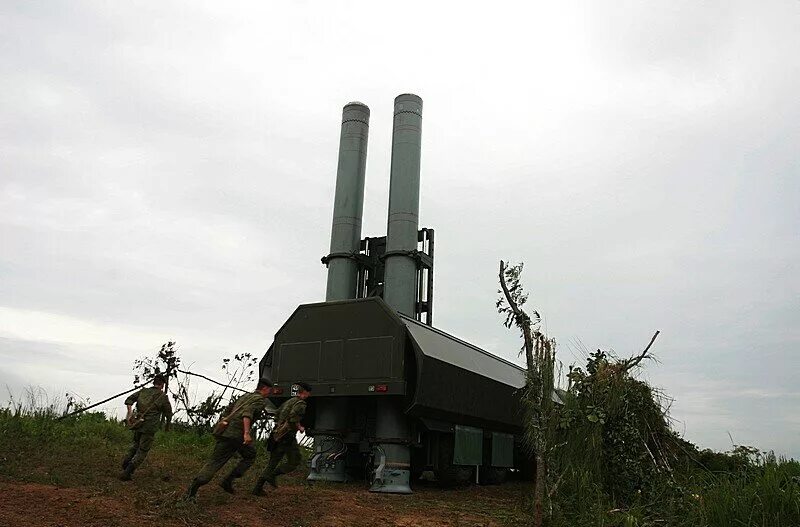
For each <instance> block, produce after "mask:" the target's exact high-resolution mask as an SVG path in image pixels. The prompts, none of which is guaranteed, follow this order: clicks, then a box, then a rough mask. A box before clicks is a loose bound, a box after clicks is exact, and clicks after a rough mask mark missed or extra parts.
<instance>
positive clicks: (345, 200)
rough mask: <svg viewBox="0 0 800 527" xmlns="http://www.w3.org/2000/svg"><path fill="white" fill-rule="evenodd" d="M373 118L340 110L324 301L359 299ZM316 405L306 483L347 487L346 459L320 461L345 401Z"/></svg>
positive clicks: (337, 432) (337, 431)
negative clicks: (359, 257) (357, 257)
mask: <svg viewBox="0 0 800 527" xmlns="http://www.w3.org/2000/svg"><path fill="white" fill-rule="evenodd" d="M369 113H370V112H369V108H368V107H367V105H365V104H362V103H360V102H351V103H349V104H346V105H345V107H344V108H343V109H342V129H341V135H340V137H339V163H338V166H337V169H336V192H335V194H334V198H333V222H332V226H331V247H330V254H329V255H328V257H327V263H328V285H327V291H326V293H325V300H326V301H328V302H330V301H335V300H348V299H351V298H355V297H356V282H357V277H358V267H357V264H356V260H355V258H354V257H353V256H354V254H355V253H358V250H359V245H360V244H361V219H362V216H363V213H364V180H365V174H366V167H367V142H368V139H369ZM316 406H317V409H316V412H317V419H316V430H317V435H316V436H315V437H314V456H313V459H312V464H311V470H310V472H309V475H308V479H309V480H310V481H336V482H344V481H346V480H347V474H346V472H345V460H344V459H337V460H333V461H330V462H325V463H322V462H320V460H321V459H322V457H323V453H324V452H328V451H330V450H331V448H335V447H336V446H337V444H339V443H341V441H342V438H341V431H342V430H344V429H345V428H346V423H347V400H346V399H344V398H327V399H320V400H319V401H318V402H317V405H316Z"/></svg>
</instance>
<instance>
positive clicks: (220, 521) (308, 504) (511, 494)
mask: <svg viewBox="0 0 800 527" xmlns="http://www.w3.org/2000/svg"><path fill="white" fill-rule="evenodd" d="M141 483H143V482H137V481H133V482H130V483H121V482H119V483H117V482H114V483H110V484H109V485H108V486H107V487H105V488H97V487H77V488H75V487H59V486H52V485H43V484H38V483H22V482H16V481H9V480H6V481H0V527H6V526H8V527H12V526H14V527H17V526H25V527H62V526H63V527H68V526H81V527H84V526H103V527H114V526H126V527H130V526H150V525H152V526H156V525H158V526H173V525H174V526H183V527H185V526H193V525H208V526H212V525H213V526H217V525H218V526H224V527H251V526H253V527H255V526H258V527H264V526H265V525H266V526H286V527H301V526H311V525H314V526H315V527H319V526H331V527H333V526H341V527H361V526H364V527H367V526H377V525H381V526H390V525H396V526H403V527H422V526H434V525H436V526H438V525H442V526H492V527H494V526H502V525H507V524H509V523H512V522H513V521H514V520H516V519H517V518H518V514H519V511H518V504H519V500H520V499H521V498H522V495H523V493H525V488H524V486H523V485H520V484H507V485H503V486H501V487H470V488H466V489H458V490H444V489H438V488H431V487H422V488H419V489H415V492H414V494H413V495H411V496H392V495H379V494H371V493H369V492H367V490H366V489H365V488H364V486H363V485H358V484H352V485H350V484H348V485H322V486H320V485H314V486H310V485H307V484H305V483H303V482H301V481H293V482H288V484H286V485H282V486H281V487H279V488H278V489H274V490H271V491H270V492H269V493H268V495H267V496H266V497H261V498H257V497H254V496H251V495H249V494H248V493H247V492H246V490H247V489H246V488H243V489H241V490H240V491H239V492H237V494H236V495H234V496H230V495H228V494H226V493H224V492H223V491H222V490H221V489H220V488H219V487H218V486H217V485H215V484H214V483H211V484H209V485H208V486H206V487H204V488H203V489H201V491H200V493H199V495H198V500H197V502H196V503H187V502H184V501H182V500H180V499H179V498H180V496H181V493H182V489H181V488H180V487H177V486H176V485H170V487H174V488H172V489H168V488H165V487H164V485H163V484H162V485H160V486H159V487H160V488H152V487H148V486H147V485H142V484H141Z"/></svg>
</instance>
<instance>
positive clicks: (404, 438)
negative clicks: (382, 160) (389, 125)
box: [369, 93, 422, 494]
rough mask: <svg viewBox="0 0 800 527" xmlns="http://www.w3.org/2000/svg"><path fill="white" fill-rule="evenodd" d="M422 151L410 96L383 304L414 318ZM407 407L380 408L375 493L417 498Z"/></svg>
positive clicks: (402, 98) (402, 124) (397, 119)
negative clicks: (412, 479) (412, 480)
mask: <svg viewBox="0 0 800 527" xmlns="http://www.w3.org/2000/svg"><path fill="white" fill-rule="evenodd" d="M421 145H422V99H421V98H420V97H419V96H417V95H413V94H410V93H407V94H403V95H399V96H397V97H396V98H395V100H394V129H393V130H392V168H391V175H390V181H389V217H388V222H387V231H386V254H385V255H384V257H385V259H386V274H385V277H384V285H383V298H384V300H385V301H386V303H387V304H389V307H391V308H393V309H396V310H397V311H398V312H400V313H402V314H404V315H406V316H410V317H413V316H414V313H415V311H416V306H415V304H416V293H417V267H418V266H417V261H416V260H415V259H414V257H413V252H414V251H416V249H417V231H418V229H419V173H420V150H421ZM401 403H402V401H401V400H400V399H398V398H386V399H383V400H381V401H380V402H379V404H378V410H377V415H376V423H375V425H376V432H377V437H376V438H375V442H376V443H377V446H376V448H375V450H376V454H375V456H374V478H373V480H372V486H371V487H370V489H369V490H370V491H372V492H387V493H394V494H407V493H410V492H411V487H410V485H409V481H410V477H411V450H410V449H409V446H408V436H409V427H408V418H407V417H406V416H405V415H404V414H403V408H402V406H401Z"/></svg>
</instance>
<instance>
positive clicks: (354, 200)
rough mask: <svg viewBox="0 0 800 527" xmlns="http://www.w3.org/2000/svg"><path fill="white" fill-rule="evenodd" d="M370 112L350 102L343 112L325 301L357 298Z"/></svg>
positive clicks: (361, 105) (358, 103)
mask: <svg viewBox="0 0 800 527" xmlns="http://www.w3.org/2000/svg"><path fill="white" fill-rule="evenodd" d="M368 136H369V108H368V107H367V106H366V105H365V104H362V103H360V102H351V103H349V104H347V105H346V106H345V107H344V109H343V110H342V134H341V137H340V140H339V165H338V168H337V171H336V194H335V196H334V201H333V226H332V227H331V253H330V255H329V256H328V259H329V260H328V288H327V292H326V294H325V300H327V301H329V302H330V301H332V300H347V299H350V298H355V296H356V279H357V275H358V269H357V267H356V261H355V259H354V258H353V256H354V254H355V253H357V252H358V246H359V243H360V242H361V218H362V215H363V213H364V174H365V172H366V167H367V139H368Z"/></svg>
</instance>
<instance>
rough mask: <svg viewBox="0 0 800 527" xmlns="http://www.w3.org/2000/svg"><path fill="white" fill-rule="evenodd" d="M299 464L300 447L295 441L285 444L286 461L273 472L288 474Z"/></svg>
mask: <svg viewBox="0 0 800 527" xmlns="http://www.w3.org/2000/svg"><path fill="white" fill-rule="evenodd" d="M299 464H300V447H299V446H298V445H297V443H295V442H291V443H289V444H288V445H286V461H284V462H283V465H281V466H280V467H278V471H277V472H275V474H276V475H277V474H288V473H290V472H292V471H293V470H294V469H296V468H297V466H298V465H299Z"/></svg>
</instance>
